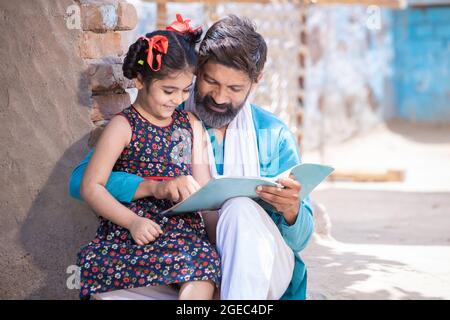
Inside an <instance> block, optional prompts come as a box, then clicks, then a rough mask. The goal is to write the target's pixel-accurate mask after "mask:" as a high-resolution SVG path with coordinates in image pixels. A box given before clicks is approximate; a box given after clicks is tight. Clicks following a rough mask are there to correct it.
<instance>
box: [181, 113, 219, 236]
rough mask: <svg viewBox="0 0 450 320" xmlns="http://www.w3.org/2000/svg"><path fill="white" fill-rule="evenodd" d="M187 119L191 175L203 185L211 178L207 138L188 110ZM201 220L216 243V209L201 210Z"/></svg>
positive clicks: (196, 119)
mask: <svg viewBox="0 0 450 320" xmlns="http://www.w3.org/2000/svg"><path fill="white" fill-rule="evenodd" d="M188 114H189V121H190V123H191V127H192V131H193V135H194V136H193V143H192V175H193V177H194V179H195V180H197V182H198V184H199V185H200V186H202V187H203V186H204V185H205V184H206V183H208V181H209V180H210V179H211V172H210V169H209V160H208V144H207V140H206V139H209V137H208V134H207V133H206V131H205V129H204V128H203V125H202V123H201V121H200V120H198V118H197V117H196V116H195V115H194V114H192V113H190V112H188ZM202 217H203V221H204V223H205V228H206V233H207V234H208V238H209V241H210V242H211V243H212V244H215V243H216V226H217V221H218V219H219V215H218V213H217V211H204V212H202Z"/></svg>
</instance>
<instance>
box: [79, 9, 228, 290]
mask: <svg viewBox="0 0 450 320" xmlns="http://www.w3.org/2000/svg"><path fill="white" fill-rule="evenodd" d="M178 18H179V17H178ZM178 20H179V21H177V22H174V23H173V24H172V25H171V26H170V27H168V28H167V30H158V31H155V32H152V33H149V34H147V35H146V36H145V37H141V38H139V39H138V40H137V41H136V42H135V43H134V44H132V45H131V46H130V48H129V51H128V53H127V55H126V58H125V60H124V64H123V73H124V75H125V76H126V77H127V78H129V79H135V82H136V88H137V89H138V96H137V99H136V102H135V103H134V104H133V105H131V106H130V107H129V108H127V109H125V110H123V111H122V112H121V113H119V114H118V115H116V116H115V117H114V118H113V119H112V120H111V121H110V123H109V124H108V126H107V127H106V128H105V130H104V132H103V134H102V136H101V138H100V139H99V141H98V143H97V146H96V148H95V151H94V153H93V155H92V158H91V160H90V161H89V165H88V167H87V169H86V172H85V174H84V177H83V181H82V184H81V195H82V197H83V198H84V200H85V201H86V202H87V203H88V204H89V205H90V206H91V207H92V208H93V209H94V211H95V212H96V213H97V214H98V215H99V216H100V226H99V228H98V230H97V235H96V237H95V238H94V240H92V241H91V242H90V243H89V244H88V245H87V246H85V247H83V248H82V249H81V251H80V252H79V254H78V265H79V266H80V267H81V281H80V285H81V289H80V290H81V292H80V298H81V299H89V297H90V296H91V295H93V294H98V293H102V292H107V291H112V290H120V289H128V288H136V287H146V286H156V285H175V286H177V287H178V288H179V289H180V290H179V299H211V298H212V297H213V293H214V289H215V288H216V287H218V285H219V283H220V261H219V256H218V254H217V252H216V251H215V249H214V248H213V247H212V246H211V244H210V243H209V242H208V239H207V236H206V232H205V229H204V224H203V222H202V219H201V216H200V215H199V214H198V213H189V214H185V215H182V216H174V217H171V218H167V217H164V216H162V215H161V214H160V212H161V211H163V210H165V209H167V208H169V207H170V206H172V205H173V203H172V201H180V200H183V199H184V198H186V197H187V196H189V195H190V194H192V193H193V192H195V191H196V190H198V189H199V188H200V186H201V185H203V184H205V183H206V182H207V181H208V179H209V165H208V163H207V161H204V160H205V159H206V156H205V155H204V154H203V153H202V152H203V148H202V145H199V144H201V143H202V141H203V140H202V135H203V131H202V130H203V128H202V126H201V124H200V122H199V121H198V120H196V118H195V116H194V115H192V114H191V113H188V112H184V111H178V110H177V109H176V108H177V106H178V105H180V104H181V103H182V102H183V101H185V100H186V99H187V98H188V95H189V90H190V88H191V86H192V81H193V75H194V71H195V67H196V64H197V60H196V58H197V54H196V52H195V44H196V42H198V40H199V38H200V35H201V30H198V29H197V30H192V28H190V27H189V21H188V20H186V21H182V19H181V21H180V19H178ZM112 170H114V171H124V172H128V173H133V174H136V175H139V176H142V177H145V178H146V179H152V180H153V182H152V184H151V186H152V192H151V194H152V196H151V197H147V198H143V199H139V200H136V201H134V202H132V203H131V204H129V205H127V206H125V205H123V204H121V203H119V202H118V201H117V200H115V199H114V198H113V197H112V196H111V195H110V194H109V193H108V191H107V190H106V188H105V184H106V182H107V181H108V178H109V175H110V173H111V171H112Z"/></svg>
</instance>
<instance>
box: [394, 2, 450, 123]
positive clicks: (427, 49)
mask: <svg viewBox="0 0 450 320" xmlns="http://www.w3.org/2000/svg"><path fill="white" fill-rule="evenodd" d="M393 33H394V46H395V59H394V92H395V93H394V94H395V115H394V116H396V117H399V118H404V119H407V120H412V121H419V122H444V123H450V70H449V69H450V6H445V7H425V8H408V9H406V10H395V11H394V25H393Z"/></svg>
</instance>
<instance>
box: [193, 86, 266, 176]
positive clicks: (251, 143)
mask: <svg viewBox="0 0 450 320" xmlns="http://www.w3.org/2000/svg"><path fill="white" fill-rule="evenodd" d="M194 96H195V95H194V92H193V91H191V94H190V96H189V99H188V100H187V101H186V102H185V110H186V111H189V112H193V113H196V112H195V97H194ZM205 131H206V130H205ZM206 132H207V131H206ZM207 134H208V139H207V140H208V158H209V167H210V170H211V176H212V177H217V176H218V175H219V174H218V173H217V169H216V161H215V158H214V152H213V147H212V144H211V138H210V137H209V133H207ZM224 141H225V148H224V164H223V175H224V176H237V177H242V176H244V177H259V176H260V171H259V155H258V145H257V141H256V129H255V125H254V123H253V114H252V107H251V105H250V102H248V101H246V102H245V105H244V106H243V107H242V109H241V111H239V113H238V114H237V115H236V117H235V118H234V119H233V120H232V121H231V122H230V124H229V125H228V128H227V131H226V135H225V140H224Z"/></svg>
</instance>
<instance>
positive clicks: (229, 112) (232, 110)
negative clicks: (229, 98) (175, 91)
mask: <svg viewBox="0 0 450 320" xmlns="http://www.w3.org/2000/svg"><path fill="white" fill-rule="evenodd" d="M249 93H250V90H249V92H248V93H247V95H246V97H245V99H244V101H243V102H242V103H240V104H239V105H238V106H233V105H232V104H231V103H223V104H217V103H216V102H215V101H214V99H213V98H212V97H211V96H210V95H206V96H204V97H200V94H199V92H198V89H197V88H195V111H196V112H195V113H196V114H197V116H198V117H199V118H200V120H202V121H203V123H204V124H205V125H206V126H207V127H210V128H215V129H217V128H223V127H225V126H226V125H228V124H229V123H230V122H231V121H232V120H233V119H234V118H235V117H236V115H237V114H238V113H239V111H241V109H242V108H243V106H244V104H245V101H246V100H247V97H248V95H249ZM209 106H213V107H215V108H218V109H225V110H226V111H224V112H217V111H214V110H212V109H211V108H209Z"/></svg>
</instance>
